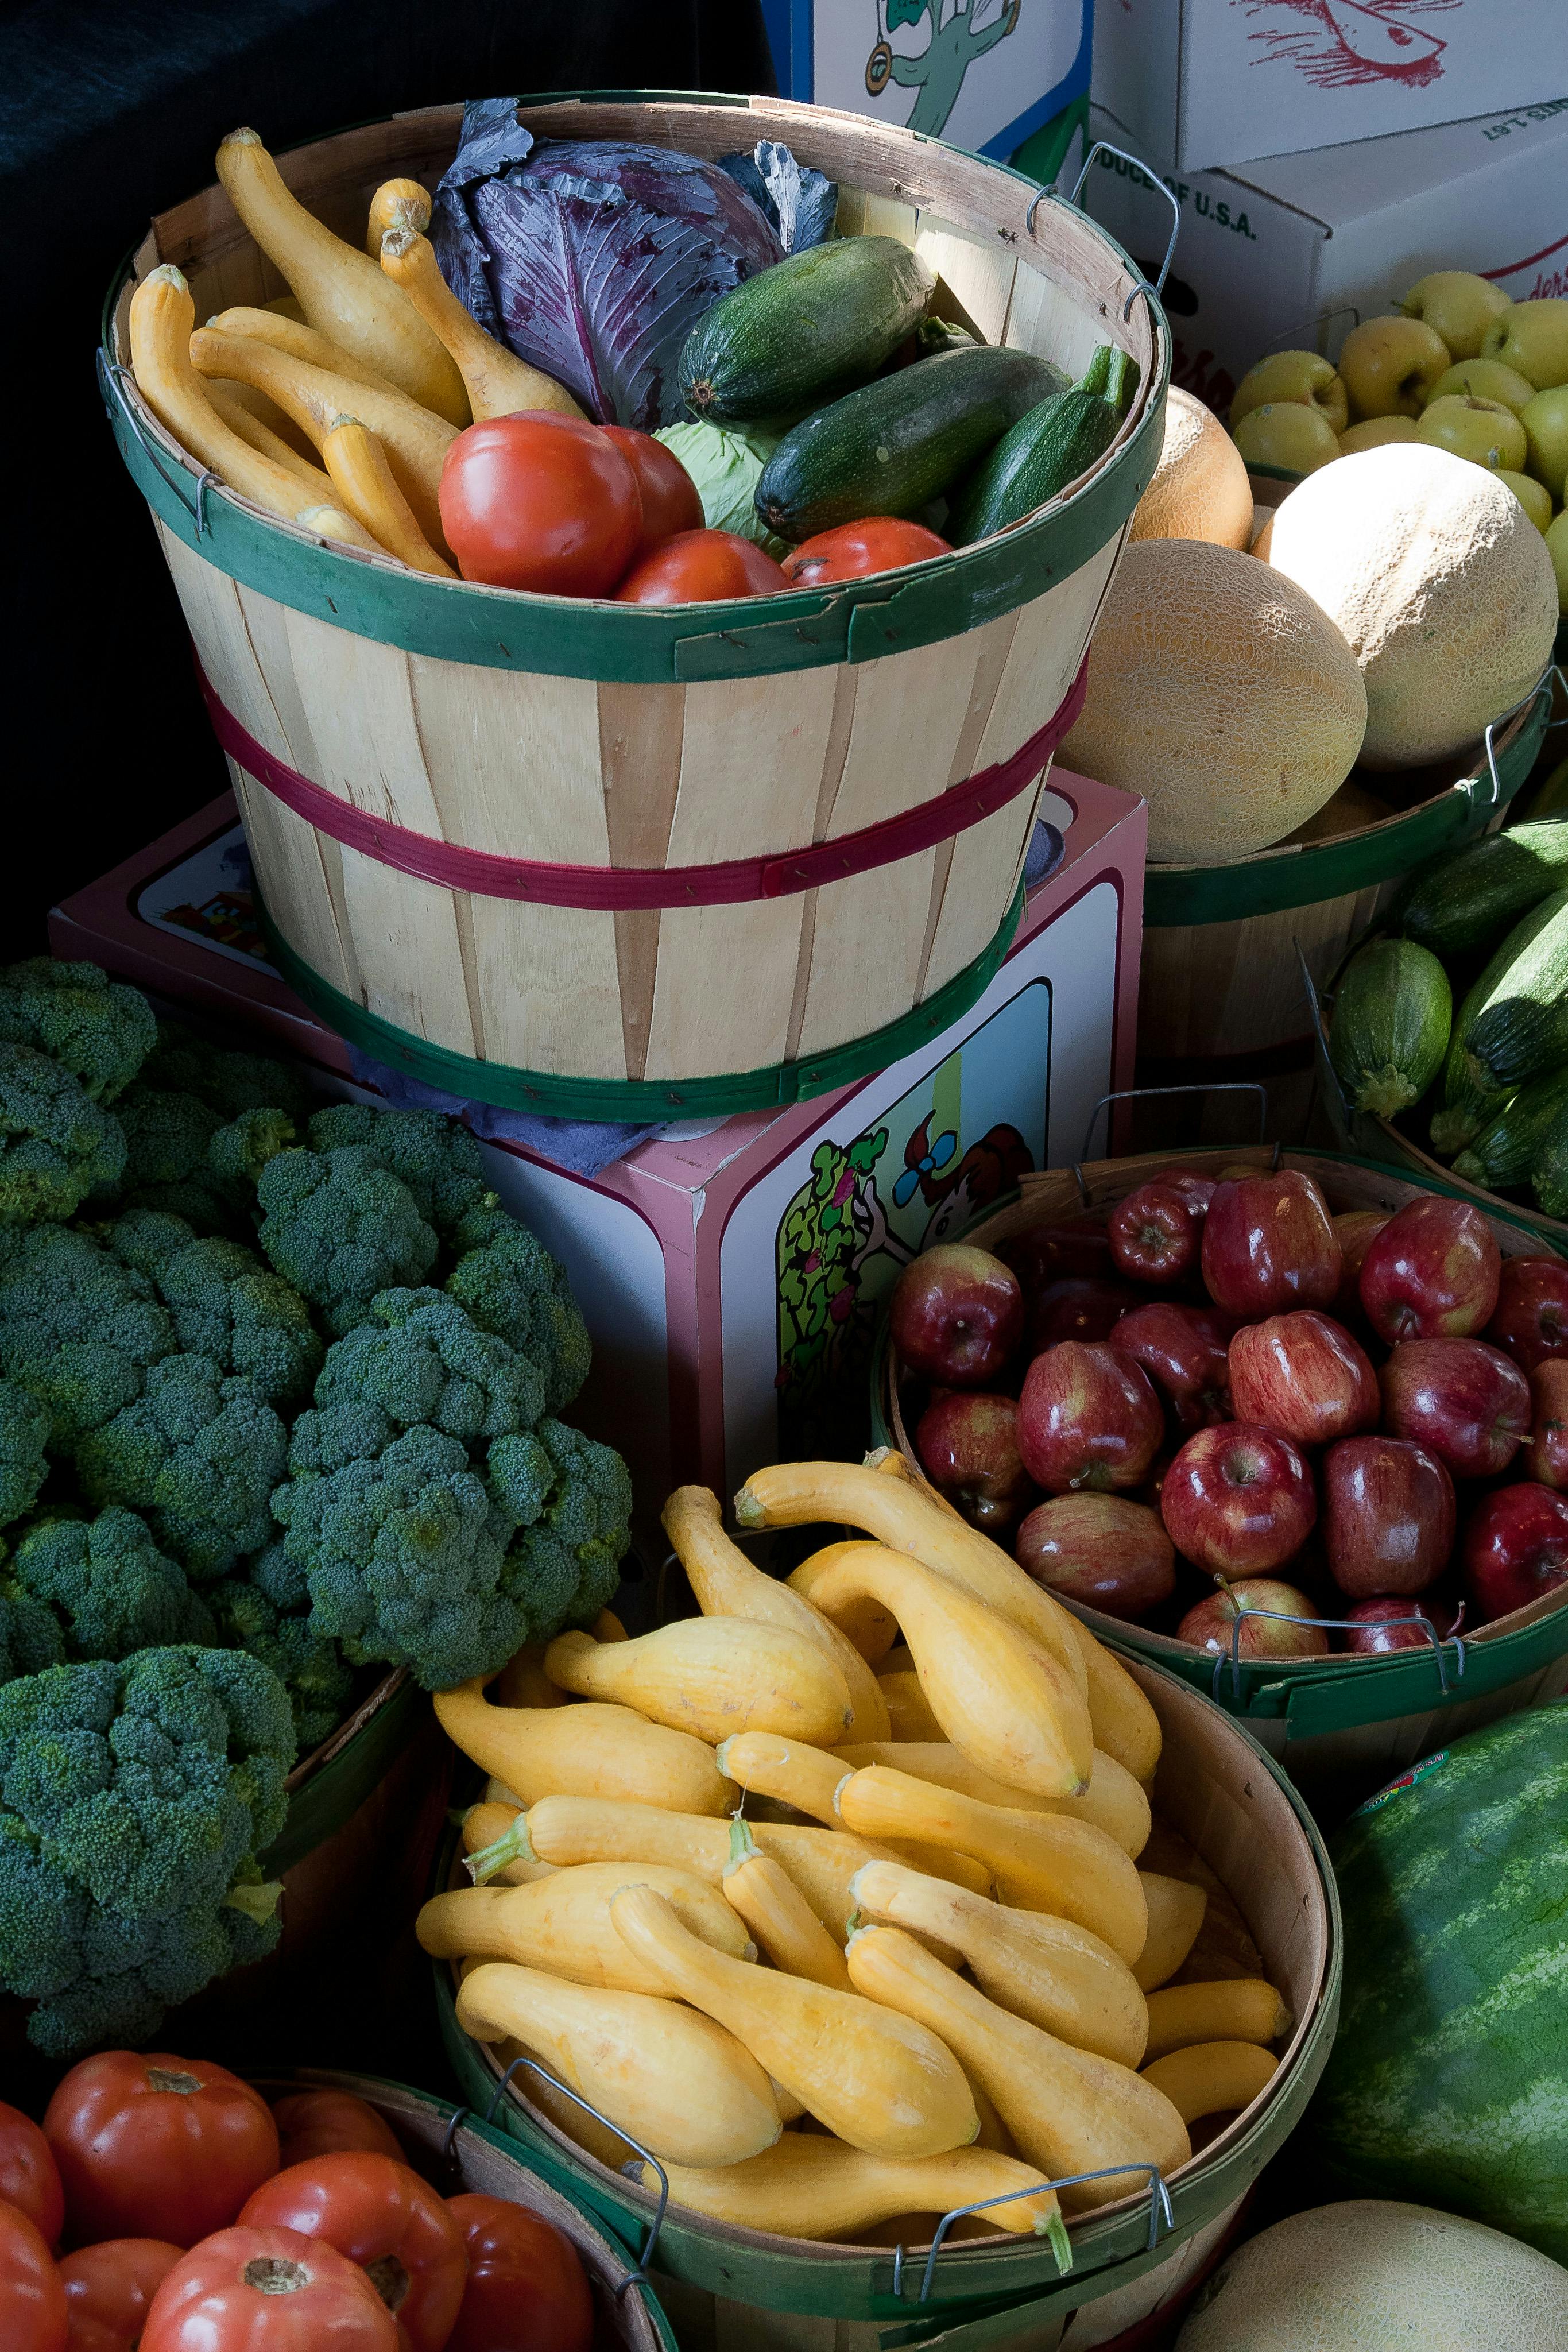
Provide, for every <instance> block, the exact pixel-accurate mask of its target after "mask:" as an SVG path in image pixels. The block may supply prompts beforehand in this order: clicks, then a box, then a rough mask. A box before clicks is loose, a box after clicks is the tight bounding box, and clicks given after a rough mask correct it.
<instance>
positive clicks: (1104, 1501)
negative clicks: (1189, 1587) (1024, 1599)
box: [1017, 1494, 1176, 1617]
mask: <svg viewBox="0 0 1568 2352" xmlns="http://www.w3.org/2000/svg"><path fill="white" fill-rule="evenodd" d="M1017 1551H1018V1559H1019V1567H1020V1568H1026V1569H1027V1570H1029V1572H1030V1576H1032V1577H1033V1578H1034V1580H1035V1581H1036V1582H1037V1583H1038V1584H1046V1585H1049V1586H1050V1588H1051V1591H1053V1592H1060V1593H1061V1594H1063V1595H1064V1596H1065V1597H1066V1598H1067V1599H1068V1600H1070V1601H1082V1602H1083V1603H1084V1605H1085V1606H1086V1607H1088V1608H1090V1609H1103V1610H1104V1612H1105V1613H1106V1614H1107V1616H1110V1617H1142V1616H1143V1615H1144V1614H1145V1612H1146V1611H1148V1610H1150V1609H1154V1608H1155V1607H1157V1606H1158V1604H1159V1603H1160V1602H1161V1601H1168V1600H1169V1599H1170V1597H1171V1594H1172V1593H1173V1592H1174V1591H1176V1554H1175V1553H1174V1552H1173V1551H1172V1549H1171V1539H1170V1538H1169V1536H1167V1535H1166V1531H1165V1528H1163V1527H1162V1526H1161V1524H1160V1519H1159V1515H1158V1513H1157V1512H1155V1511H1151V1510H1150V1509H1149V1507H1148V1506H1147V1505H1146V1504H1145V1503H1131V1502H1129V1501H1128V1500H1127V1498H1126V1496H1124V1495H1092V1494H1078V1495H1053V1496H1051V1500H1050V1501H1049V1502H1047V1503H1038V1504H1037V1505H1036V1506H1035V1507H1034V1509H1033V1510H1032V1511H1031V1512H1030V1515H1029V1517H1028V1518H1027V1519H1025V1521H1024V1523H1023V1525H1022V1527H1021V1528H1019V1531H1018V1538H1017Z"/></svg>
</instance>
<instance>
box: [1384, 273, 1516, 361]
mask: <svg viewBox="0 0 1568 2352" xmlns="http://www.w3.org/2000/svg"><path fill="white" fill-rule="evenodd" d="M1399 308H1400V309H1401V310H1403V311H1404V313H1405V316H1406V318H1407V319H1425V320H1426V322H1427V325H1428V326H1429V327H1431V328H1434V329H1435V330H1436V331H1437V333H1438V334H1439V335H1441V336H1442V338H1443V341H1445V342H1446V343H1447V344H1448V349H1449V351H1450V352H1452V353H1453V355H1454V357H1455V358H1456V359H1457V360H1473V359H1474V358H1475V356H1476V354H1477V352H1479V350H1480V347H1481V337H1482V336H1483V335H1484V334H1485V333H1486V331H1487V329H1488V328H1489V327H1490V325H1491V322H1492V320H1494V319H1495V318H1496V317H1497V314H1498V312H1499V311H1500V310H1509V309H1510V308H1511V304H1510V302H1509V299H1508V296H1507V295H1506V294H1505V293H1504V292H1503V291H1502V289H1501V288H1500V287H1499V286H1494V285H1493V284H1492V283H1491V281H1490V278H1477V277H1476V276H1475V275H1474V273H1473V271H1471V270H1469V269H1432V270H1428V271H1427V275H1426V277H1425V278H1417V279H1416V283H1415V285H1414V286H1412V288H1411V289H1410V291H1409V293H1408V294H1406V297H1405V299H1404V301H1403V302H1401V304H1400V305H1399Z"/></svg>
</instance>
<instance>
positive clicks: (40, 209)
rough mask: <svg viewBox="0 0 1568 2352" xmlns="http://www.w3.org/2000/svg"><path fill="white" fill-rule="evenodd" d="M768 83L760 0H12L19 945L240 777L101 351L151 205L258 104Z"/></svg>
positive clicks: (8, 635)
mask: <svg viewBox="0 0 1568 2352" xmlns="http://www.w3.org/2000/svg"><path fill="white" fill-rule="evenodd" d="M611 86H616V87H622V86H626V87H635V88H642V89H661V88H662V89H721V90H768V91H771V90H772V89H773V87H774V83H773V76H772V67H771V63H770V61H769V58H768V46H767V41H766V38H765V37H764V34H763V30H762V14H761V8H760V5H759V0H122V5H110V0H23V4H22V5H17V0H0V205H3V216H4V218H5V221H6V223H7V226H8V232H9V234H8V237H7V269H6V278H7V283H8V293H9V300H8V303H7V306H6V307H7V310H8V311H9V314H10V323H11V330H12V332H11V337H10V339H9V346H10V353H11V371H10V374H9V379H8V386H7V390H8V395H9V396H8V399H7V403H6V411H7V413H6V417H5V423H6V427H7V430H6V447H7V452H8V457H9V465H8V467H7V472H8V475H9V478H10V481H11V483H12V486H13V495H14V497H15V499H16V508H17V509H19V511H16V513H15V515H14V523H15V527H14V528H13V530H12V532H11V539H10V544H11V551H12V553H11V567H12V568H11V573H10V583H9V585H10V603H11V612H10V616H9V619H8V622H7V625H6V632H5V647H6V659H5V701H4V710H5V722H6V725H5V732H6V735H7V737H8V739H9V740H7V741H6V743H5V772H6V774H7V776H8V778H9V781H10V792H9V800H10V807H11V817H10V824H9V827H8V830H9V833H10V836H11V837H10V839H9V841H8V842H7V845H6V849H7V854H6V855H5V856H4V857H3V858H0V962H5V961H10V960H11V959H13V958H14V957H16V956H21V955H29V954H33V953H36V952H38V951H41V950H42V949H43V947H44V945H45V935H44V920H45V917H46V915H47V910H48V908H49V907H50V906H51V905H53V904H55V903H57V901H58V900H59V899H60V898H63V897H64V896H65V895H66V894H67V893H68V892H69V891H72V890H75V889H78V888H79V887H81V885H82V884H83V883H85V882H88V881H90V880H91V879H92V877H94V876H95V875H98V874H101V873H103V872H104V871H106V869H107V868H108V867H110V866H114V865H117V864H118V863H119V862H120V859H122V858H124V857H126V856H129V855H130V854H131V851H132V850H133V849H135V848H136V847H137V846H138V845H140V844H141V843H142V842H145V841H148V840H150V839H152V836H153V835H156V834H159V833H162V831H163V830H164V829H165V828H166V827H167V826H169V825H170V824H173V823H174V822H175V821H176V820H177V819H178V818H180V817H182V816H183V815H185V814H188V813H189V812H190V811H192V810H193V809H195V808H199V807H200V806H201V805H202V803H204V802H205V801H208V800H211V799H212V798H213V797H214V794H215V793H219V792H221V791H222V790H223V789H224V786H225V782H226V781H227V776H226V771H225V765H224V761H223V758H222V755H221V754H220V752H219V751H218V749H217V746H216V744H215V743H214V740H213V738H212V735H211V733H210V731H209V730H208V727H207V724H206V720H205V718H204V715H203V712H202V709H201V707H200V704H199V702H198V700H197V696H196V690H195V686H194V683H193V677H192V672H191V667H190V663H189V660H188V658H187V654H186V642H187V641H186V637H185V632H184V627H183V623H182V621H181V618H180V611H179V606H178V604H177V603H176V601H175V597H174V593H173V591H172V588H171V586H170V584H169V582H168V577H167V574H166V573H165V572H164V569H163V564H162V558H161V557H160V555H159V553H158V551H157V546H156V543H155V541H154V540H153V536H152V526H151V524H150V522H149V521H148V519H147V513H146V509H145V507H144V506H143V504H142V501H141V497H140V495H139V493H138V492H137V491H136V490H135V489H134V488H133V487H132V485H131V479H130V477H129V476H128V475H127V474H126V472H125V470H124V467H122V465H121V463H120V457H119V454H118V452H117V451H116V449H115V446H114V444H113V441H112V439H111V438H110V431H109V426H108V423H107V421H106V419H105V417H104V414H103V409H102V406H101V404H100V402H99V394H98V389H97V384H96V382H95V376H94V363H93V352H94V346H95V344H96V342H97V340H98V335H99V315H100V311H101V308H102V303H103V298H104V294H105V291H106V289H107V288H108V284H109V280H110V276H111V275H112V273H113V272H114V270H115V268H116V266H117V265H118V263H119V262H120V259H121V257H123V255H124V254H125V253H126V251H127V249H128V248H129V247H131V246H132V245H134V244H135V243H136V242H137V241H138V240H139V239H140V238H141V236H142V234H143V232H144V231H145V229H146V226H147V224H148V221H149V220H150V218H151V217H152V215H153V214H155V213H158V212H161V211H162V210H164V209H165V208H166V207H167V206H168V205H173V204H177V203H179V202H180V201H181V200H182V199H183V198H184V197H186V196H188V195H191V194H193V193H194V192H195V191H196V190H197V189H199V188H203V187H205V186H207V185H209V184H210V183H211V182H212V180H213V178H214V170H213V155H214V150H215V148H216V146H217V143H218V141H219V140H220V139H221V138H222V137H223V135H224V133H225V131H230V130H232V129H233V128H234V127H235V125H236V124H238V123H242V122H248V123H250V124H252V125H253V126H254V127H255V128H256V130H257V131H260V133H261V135H262V137H263V138H264V139H265V140H266V141H267V144H268V145H269V146H270V147H273V148H284V147H289V146H294V145H298V143H299V142H301V141H304V140H307V139H309V138H311V137H314V136H316V135H317V134H319V133H321V132H324V131H331V130H335V129H338V128H340V127H341V126H342V125H345V124H348V123H352V122H362V121H368V120H371V119H373V118H374V117H376V116H378V115H383V114H392V113H395V112H397V111H398V110H400V109H402V108H405V107H415V106H429V105H435V104H440V103H442V102H444V101H448V100H464V99H468V98H481V97H493V96H498V95H501V94H503V93H506V92H509V91H513V90H518V91H520V90H526V89H605V88H608V87H611Z"/></svg>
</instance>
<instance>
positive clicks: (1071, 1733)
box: [813, 1543, 1094, 1797]
mask: <svg viewBox="0 0 1568 2352" xmlns="http://www.w3.org/2000/svg"><path fill="white" fill-rule="evenodd" d="M868 1596H869V1597H870V1598H871V1599H872V1600H873V1601H880V1602H881V1604H882V1606H883V1608H884V1609H886V1610H887V1611H888V1612H890V1614H891V1615H893V1616H894V1617H895V1618H896V1619H897V1621H898V1624H899V1627H900V1630H901V1631H902V1633H903V1634H904V1641H905V1643H907V1644H908V1647H909V1651H910V1654H911V1655H912V1656H913V1658H914V1660H915V1673H916V1674H917V1675H919V1677H920V1687H921V1689H922V1690H923V1691H924V1692H925V1697H926V1702H927V1704H928V1705H929V1706H930V1708H931V1712H932V1714H933V1715H934V1716H935V1717H936V1720H937V1722H938V1723H939V1724H940V1725H941V1726H942V1728H943V1731H944V1733H945V1734H946V1738H948V1739H950V1740H951V1741H952V1743H953V1745H954V1746H955V1747H956V1748H961V1749H962V1750H963V1752H964V1754H965V1755H966V1756H967V1757H968V1759H969V1760H970V1761H971V1763H974V1764H977V1766H978V1767H979V1769H980V1770H981V1771H982V1772H988V1773H989V1774H990V1775H991V1777H992V1778H993V1779H994V1780H1000V1781H1001V1782H1002V1783H1003V1784H1004V1786H1006V1787H1009V1788H1017V1789H1027V1790H1030V1792H1031V1793H1032V1794H1035V1795H1038V1796H1042V1797H1071V1796H1076V1795H1078V1794H1079V1793H1080V1792H1081V1791H1082V1790H1083V1789H1084V1788H1086V1787H1087V1786H1088V1782H1089V1775H1090V1771H1091V1769H1092V1766H1093V1761H1094V1740H1093V1735H1092V1732H1091V1729H1090V1725H1089V1709H1088V1706H1087V1705H1086V1703H1085V1701H1084V1697H1083V1694H1082V1691H1081V1690H1080V1689H1079V1688H1078V1686H1077V1685H1076V1684H1075V1683H1074V1682H1073V1680H1072V1678H1071V1675H1069V1674H1068V1672H1067V1670H1066V1668H1065V1667H1064V1666H1062V1665H1061V1664H1059V1662H1058V1661H1057V1660H1056V1659H1055V1658H1054V1657H1052V1656H1051V1654H1050V1653H1049V1652H1048V1651H1045V1650H1042V1649H1041V1648H1040V1645H1039V1644H1038V1643H1034V1642H1032V1641H1030V1639H1029V1638H1028V1637H1027V1636H1026V1635H1024V1634H1022V1633H1019V1631H1018V1629H1017V1627H1016V1626H1013V1625H1010V1624H1009V1622H1008V1621H1007V1619H1006V1618H1005V1617H999V1616H998V1614H997V1612H996V1611H995V1610H994V1609H992V1608H991V1607H989V1606H988V1603H987V1602H985V1601H977V1600H976V1599H975V1597H974V1596H973V1594H972V1593H969V1592H966V1591H964V1590H963V1588H962V1587H961V1586H959V1585H957V1584H955V1583H954V1582H953V1580H951V1578H948V1577H945V1576H941V1575H938V1574H937V1572H936V1570H934V1569H929V1568H924V1567H922V1566H921V1564H920V1562H919V1561H918V1560H915V1559H910V1558H909V1557H908V1556H907V1554H905V1553H903V1552H896V1551H890V1550H889V1549H887V1547H886V1546H885V1545H883V1544H874V1543H868V1544H857V1545H854V1546H852V1548H851V1549H850V1550H849V1551H847V1552H846V1553H844V1554H843V1556H842V1557H841V1559H839V1560H837V1561H836V1562H835V1564H834V1565H833V1566H832V1567H831V1569H829V1570H828V1571H827V1573H826V1574H825V1575H824V1576H822V1577H821V1578H820V1579H819V1580H818V1582H817V1585H816V1588H815V1591H814V1595H813V1605H814V1606H815V1607H816V1608H818V1609H820V1610H821V1612H822V1613H823V1614H824V1616H828V1617H832V1616H835V1615H836V1614H837V1612H838V1611H839V1609H841V1608H847V1607H849V1606H850V1605H851V1604H852V1603H853V1602H856V1601H860V1600H862V1599H863V1598H866V1597H868Z"/></svg>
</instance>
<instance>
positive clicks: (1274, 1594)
mask: <svg viewBox="0 0 1568 2352" xmlns="http://www.w3.org/2000/svg"><path fill="white" fill-rule="evenodd" d="M1259 1609H1262V1610H1267V1611H1269V1612H1270V1614H1269V1615H1267V1616H1264V1617H1259V1616H1253V1615H1251V1614H1250V1613H1249V1612H1251V1611H1253V1610H1259ZM1238 1617H1239V1618H1240V1619H1241V1632H1240V1633H1239V1636H1238V1637H1236V1643H1237V1651H1238V1654H1239V1655H1240V1656H1241V1657H1243V1658H1322V1657H1326V1656H1327V1654H1328V1646H1329V1637H1328V1635H1327V1633H1325V1632H1324V1631H1323V1629H1322V1626H1321V1625H1320V1624H1319V1623H1318V1622H1317V1617H1318V1612H1317V1611H1316V1610H1315V1609H1314V1608H1313V1607H1312V1602H1311V1601H1309V1600H1308V1599H1307V1596H1306V1594H1305V1593H1304V1592H1298V1591H1297V1590H1296V1588H1295V1586H1294V1585H1293V1584H1281V1583H1279V1582H1278V1581H1277V1580H1275V1579H1274V1578H1273V1577H1271V1576H1255V1577H1249V1578H1248V1579H1246V1580H1244V1581H1242V1582H1240V1583H1238V1584H1233V1585H1231V1586H1230V1587H1229V1589H1228V1591H1224V1592H1215V1593H1211V1594H1210V1595H1209V1597H1208V1598H1207V1600H1205V1601H1198V1602H1197V1603H1196V1605H1195V1606H1194V1607H1193V1608H1191V1609H1189V1610H1188V1611H1187V1612H1186V1616H1185V1617H1184V1618H1183V1619H1182V1621H1181V1623H1180V1624H1179V1625H1178V1626H1177V1627H1176V1639H1177V1641H1178V1642H1191V1643H1193V1645H1194V1646H1195V1648H1197V1649H1199V1650H1208V1651H1212V1652H1214V1653H1216V1654H1218V1655H1220V1656H1223V1657H1227V1658H1228V1656H1229V1655H1230V1643H1231V1639H1232V1636H1231V1630H1230V1629H1231V1627H1232V1626H1233V1625H1234V1624H1235V1622H1236V1620H1237V1618H1238ZM1283 1618H1301V1619H1304V1620H1305V1621H1306V1622H1304V1623H1301V1624H1284V1623H1281V1619H1283Z"/></svg>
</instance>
